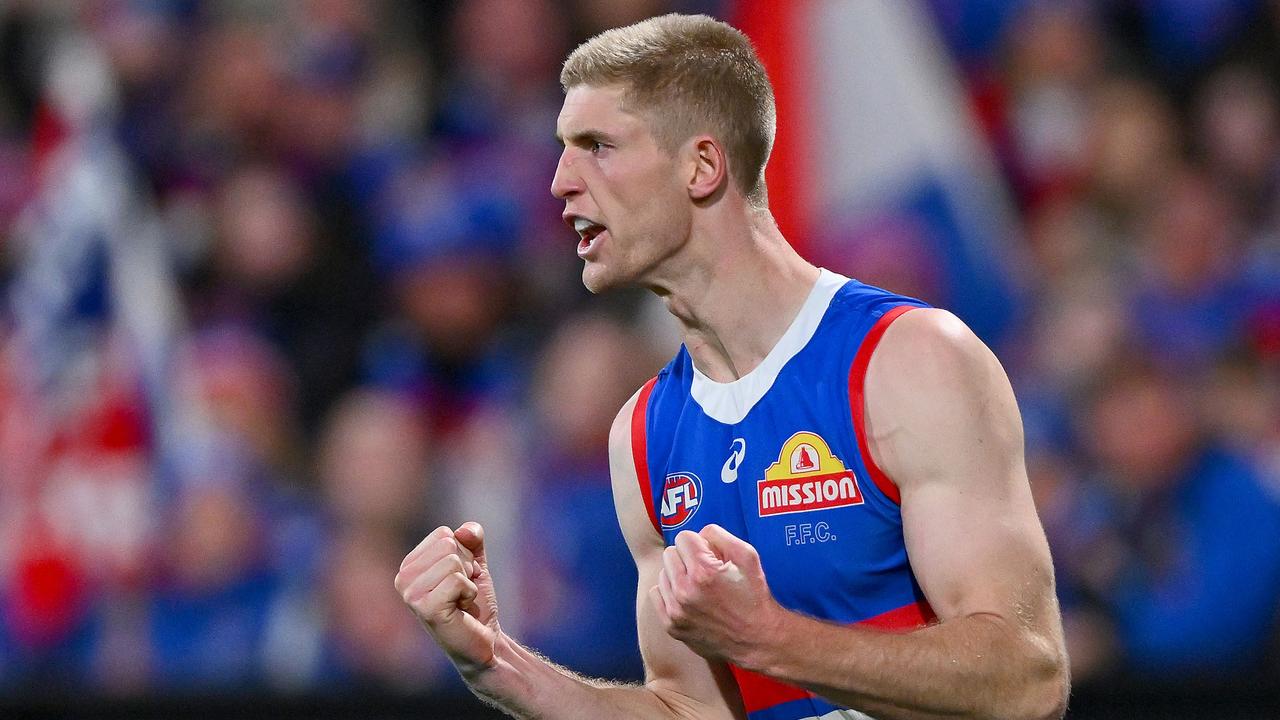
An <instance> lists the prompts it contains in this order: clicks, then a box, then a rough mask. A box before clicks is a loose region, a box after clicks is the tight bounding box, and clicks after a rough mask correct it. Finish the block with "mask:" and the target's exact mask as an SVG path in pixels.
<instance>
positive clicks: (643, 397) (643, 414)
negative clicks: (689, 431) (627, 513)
mask: <svg viewBox="0 0 1280 720" xmlns="http://www.w3.org/2000/svg"><path fill="white" fill-rule="evenodd" d="M657 382H658V378H657V376H654V377H652V378H650V379H649V382H647V383H645V384H644V387H642V388H640V394H639V396H638V397H636V406H635V407H634V408H632V410H631V459H632V460H633V461H634V462H635V466H636V480H637V482H639V484H640V497H641V498H643V499H644V507H645V510H646V511H648V513H649V522H651V523H653V529H654V531H656V532H657V533H658V537H662V530H661V529H659V527H658V513H657V512H656V511H655V510H654V509H653V486H652V480H650V478H649V457H648V455H649V453H648V450H649V444H648V441H647V439H646V420H647V418H648V414H649V396H650V395H651V394H653V386H654V385H655V384H657Z"/></svg>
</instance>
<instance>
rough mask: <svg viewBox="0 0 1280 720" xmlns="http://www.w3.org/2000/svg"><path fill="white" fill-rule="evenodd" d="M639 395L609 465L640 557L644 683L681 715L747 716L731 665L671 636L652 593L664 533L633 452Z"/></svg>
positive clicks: (630, 542)
mask: <svg viewBox="0 0 1280 720" xmlns="http://www.w3.org/2000/svg"><path fill="white" fill-rule="evenodd" d="M636 400H637V398H636V397H633V398H632V399H631V400H630V401H628V402H627V403H626V404H625V405H624V406H623V407H622V410H621V411H620V412H619V413H618V418H617V420H615V421H614V424H613V428H612V429H611V431H610V433H609V467H610V475H611V477H612V482H613V498H614V508H615V510H616V511H617V514H618V523H619V525H620V526H621V528H622V535H623V537H624V538H625V539H626V541H627V547H628V548H630V550H631V554H632V557H633V558H634V559H635V563H636V571H637V575H638V577H639V580H638V583H637V588H636V627H637V630H638V633H639V638H638V639H639V643H640V654H641V657H642V658H643V659H644V667H645V686H646V687H648V688H649V689H650V690H651V691H653V692H654V693H655V694H656V695H657V696H658V697H659V698H660V699H662V701H663V702H664V703H666V704H667V705H668V706H670V707H671V708H672V709H673V710H676V711H683V712H681V714H682V715H688V716H692V717H699V718H704V717H705V718H716V719H723V720H729V719H730V718H743V717H745V714H744V713H743V712H742V709H741V705H740V700H739V699H738V694H737V685H736V684H735V683H734V680H733V678H732V676H731V675H730V674H729V671H728V669H727V668H726V667H725V666H724V665H723V664H721V663H713V662H711V661H709V660H707V659H706V658H703V657H702V656H700V655H698V654H697V653H695V652H693V651H692V650H690V649H689V647H688V646H687V645H685V644H684V643H682V642H680V641H679V640H676V639H675V638H673V637H671V636H670V635H669V634H667V632H666V630H665V629H664V628H663V627H662V622H661V620H660V618H659V617H658V612H657V609H656V608H655V607H654V606H653V603H652V601H651V600H650V596H649V588H651V587H654V586H655V585H657V583H658V573H659V572H660V571H661V569H662V550H663V547H664V543H663V540H662V536H661V535H659V534H658V532H657V530H656V529H655V528H654V526H653V524H652V522H651V520H650V517H649V510H648V508H647V506H646V505H645V502H644V497H643V495H642V494H641V485H640V481H639V479H638V477H637V474H636V468H635V461H634V456H633V454H632V444H631V443H632V438H631V416H632V412H633V410H634V408H635V404H636Z"/></svg>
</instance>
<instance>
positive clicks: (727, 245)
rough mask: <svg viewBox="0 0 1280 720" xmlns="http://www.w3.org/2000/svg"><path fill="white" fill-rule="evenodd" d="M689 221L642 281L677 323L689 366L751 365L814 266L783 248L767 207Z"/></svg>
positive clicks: (793, 309)
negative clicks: (653, 275)
mask: <svg viewBox="0 0 1280 720" xmlns="http://www.w3.org/2000/svg"><path fill="white" fill-rule="evenodd" d="M739 217H741V218H742V220H741V221H739V222H728V221H721V222H718V223H716V224H714V225H713V226H712V228H713V231H709V229H707V228H697V227H695V228H694V230H693V232H692V233H691V235H690V241H689V242H688V243H687V244H686V246H685V248H684V250H683V251H682V252H680V253H679V254H678V255H677V256H674V257H672V258H670V260H671V262H668V263H664V265H667V266H668V267H669V268H671V269H670V270H668V271H666V272H665V273H663V275H664V276H663V277H660V278H657V279H654V280H653V281H651V282H650V283H648V285H649V287H650V289H652V290H653V291H654V292H655V293H656V294H657V295H658V296H659V297H661V298H662V300H663V301H664V302H665V303H666V305H667V310H668V311H670V312H671V314H672V315H673V316H675V318H676V321H677V322H678V323H679V324H680V331H681V336H682V339H683V340H684V344H685V347H686V348H687V349H688V351H689V354H690V356H691V357H692V358H693V362H694V365H696V366H697V368H698V370H700V371H702V373H703V374H704V375H706V376H707V377H709V378H711V379H712V380H715V381H717V382H730V381H733V380H736V379H738V378H740V377H742V376H743V375H746V374H747V373H749V372H751V371H752V370H753V369H755V367H756V366H757V365H759V364H760V362H761V361H763V360H764V358H765V356H767V355H768V354H769V351H770V350H772V349H773V347H774V345H776V344H777V342H778V340H779V339H781V338H782V335H783V333H785V332H786V330H787V328H788V327H789V326H790V325H791V323H792V321H793V320H795V318H796V315H798V314H799V313H800V308H801V307H802V306H803V305H804V302H805V300H806V299H807V298H808V297H809V293H810V291H812V289H813V285H814V283H816V282H817V281H818V275H819V270H818V268H816V267H814V266H813V265H811V264H809V262H807V261H806V260H805V259H804V258H802V257H800V255H799V254H797V253H796V252H795V250H793V249H792V248H791V245H790V244H789V243H787V241H786V239H785V238H783V237H782V233H780V232H779V231H778V228H777V226H776V225H775V224H774V222H773V217H772V216H771V215H770V214H769V213H768V212H767V211H756V212H750V213H747V214H746V215H745V216H739Z"/></svg>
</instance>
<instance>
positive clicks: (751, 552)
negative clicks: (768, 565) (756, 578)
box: [698, 523, 760, 568]
mask: <svg viewBox="0 0 1280 720" xmlns="http://www.w3.org/2000/svg"><path fill="white" fill-rule="evenodd" d="M698 534H699V535H701V536H702V539H704V540H706V541H707V544H708V545H710V546H711V551H712V552H714V553H715V554H716V555H717V556H719V557H720V558H721V559H722V560H724V561H725V562H731V563H733V564H734V565H737V566H738V567H740V568H749V567H755V566H757V565H759V564H760V556H759V555H757V554H756V549H755V548H753V547H751V544H750V543H748V542H747V541H745V540H742V539H741V538H739V537H737V536H736V535H734V534H733V533H731V532H729V531H728V530H725V529H724V528H722V527H720V526H719V525H716V524H715V523H712V524H710V525H707V526H705V527H703V528H702V530H700V531H698Z"/></svg>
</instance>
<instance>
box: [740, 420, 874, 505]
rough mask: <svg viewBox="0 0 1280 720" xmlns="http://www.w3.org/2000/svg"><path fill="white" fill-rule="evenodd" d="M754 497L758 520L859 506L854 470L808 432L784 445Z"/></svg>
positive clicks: (766, 471)
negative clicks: (757, 509) (756, 498)
mask: <svg viewBox="0 0 1280 720" xmlns="http://www.w3.org/2000/svg"><path fill="white" fill-rule="evenodd" d="M756 494H757V497H758V500H759V506H760V516H761V517H768V516H769V515H786V514H788V513H799V512H810V511H812V510H826V509H828V508H836V507H845V506H847V505H861V504H862V492H861V491H860V490H859V489H858V480H857V478H855V477H854V475H853V471H852V470H850V469H849V468H847V467H845V465H844V463H843V462H841V461H840V458H837V457H836V456H835V455H833V454H831V448H830V446H828V445H827V441H826V440H823V439H822V437H821V436H819V435H818V434H817V433H811V432H798V433H796V434H795V435H792V436H791V438H790V439H789V440H787V441H786V442H785V443H783V445H782V451H781V452H779V453H778V462H776V463H774V464H772V465H770V466H769V468H768V469H767V470H765V473H764V479H763V480H760V481H759V482H757V484H756Z"/></svg>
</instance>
